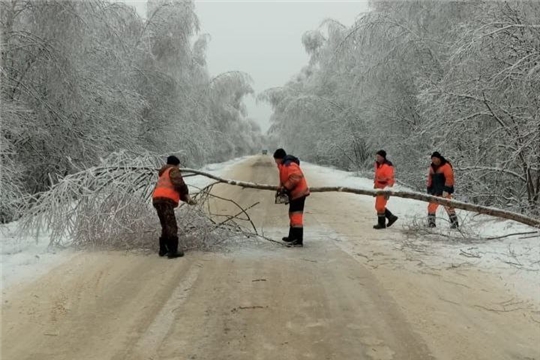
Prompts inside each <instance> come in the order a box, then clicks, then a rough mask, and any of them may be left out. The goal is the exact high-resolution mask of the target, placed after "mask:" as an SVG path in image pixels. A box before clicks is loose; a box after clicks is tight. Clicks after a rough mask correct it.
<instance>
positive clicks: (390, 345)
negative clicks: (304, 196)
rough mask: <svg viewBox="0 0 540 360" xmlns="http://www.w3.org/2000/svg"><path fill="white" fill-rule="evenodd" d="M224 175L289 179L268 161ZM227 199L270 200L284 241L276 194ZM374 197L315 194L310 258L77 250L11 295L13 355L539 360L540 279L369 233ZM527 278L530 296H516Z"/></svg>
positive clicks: (259, 247) (297, 252) (265, 251)
mask: <svg viewBox="0 0 540 360" xmlns="http://www.w3.org/2000/svg"><path fill="white" fill-rule="evenodd" d="M317 169H320V168H318V167H313V166H306V167H305V172H306V175H307V177H308V181H309V184H310V185H311V186H321V185H331V180H332V179H331V178H330V176H326V175H327V174H324V173H323V172H322V171H317ZM225 175H226V176H227V177H230V178H235V179H239V180H249V181H255V182H261V183H274V182H275V181H276V180H277V170H276V169H275V165H274V164H273V161H272V159H271V158H270V157H253V158H248V159H246V160H244V161H242V162H241V163H239V164H238V165H236V166H234V167H232V168H231V169H230V170H229V171H228V172H227V173H226V174H225ZM215 192H216V193H219V194H220V195H223V196H226V197H228V198H233V199H235V200H236V201H238V202H239V203H241V204H242V205H245V206H248V205H251V204H253V203H254V202H257V201H260V202H261V203H260V204H259V206H257V207H255V208H254V209H252V210H251V211H250V214H251V217H252V219H253V220H254V222H255V224H256V225H257V226H258V227H259V228H260V229H264V233H265V235H267V236H271V237H273V238H280V237H281V236H282V235H283V234H285V232H286V229H287V208H286V207H285V206H283V205H275V204H274V203H273V193H272V192H269V191H266V192H264V191H257V190H242V189H240V188H233V187H229V186H226V185H220V186H217V187H216V188H215ZM372 201H373V200H372V199H369V198H360V197H357V196H354V195H350V194H314V195H312V196H310V197H309V199H308V201H307V206H306V235H305V244H306V246H305V247H304V248H303V249H287V248H283V247H279V246H277V245H274V244H272V243H266V242H261V243H255V242H252V241H246V245H245V246H244V247H243V248H242V249H241V250H238V249H237V250H234V251H231V252H229V253H226V254H217V253H198V252H194V253H187V254H186V257H185V258H182V259H175V260H168V259H162V258H158V257H157V255H154V256H145V255H134V254H127V253H115V252H106V253H105V252H97V253H78V254H75V255H70V257H69V258H68V259H67V260H66V261H65V262H64V263H62V264H61V265H59V266H58V267H56V268H53V269H52V270H50V271H49V272H47V273H46V274H45V275H43V276H42V277H40V278H38V279H36V280H34V281H32V282H24V283H19V284H15V285H13V286H10V287H9V288H8V289H7V290H5V291H4V294H3V295H4V296H3V299H2V359H20V360H24V359H40V360H42V359H43V360H45V359H66V360H67V359H69V360H71V359H100V360H101V359H130V360H131V359H197V360H203V359H208V360H216V359H246V360H252V359H272V360H274V359H291V360H296V359H367V360H389V359H411V360H421V359H448V360H450V359H452V360H458V359H463V360H471V359H486V360H488V359H489V360H498V359H500V360H503V359H521V360H525V359H540V345H539V344H540V341H539V340H540V312H539V310H540V306H539V297H538V296H535V295H537V293H538V287H537V286H538V272H537V271H536V272H535V271H529V270H531V269H529V270H527V271H528V272H526V273H525V272H523V271H522V270H519V269H514V270H515V271H514V276H513V277H511V276H507V274H508V271H507V272H502V270H500V269H499V270H500V271H499V272H497V271H491V270H490V269H487V268H486V267H482V266H481V265H485V264H481V263H476V261H477V260H478V259H480V258H469V257H466V256H465V257H464V256H461V257H459V256H456V257H451V256H448V257H447V258H445V259H439V260H440V261H439V260H435V259H436V258H437V257H439V258H440V254H439V253H438V251H439V250H441V246H438V244H435V243H434V244H433V246H432V247H430V246H426V244H425V243H422V242H418V241H416V240H415V239H414V238H410V237H407V236H406V234H405V230H406V229H403V228H402V227H401V226H398V225H399V223H397V224H396V226H395V227H394V228H392V229H387V230H385V231H376V230H373V229H372V225H373V221H374V219H375V216H374V209H373V204H372ZM393 204H394V206H395V209H396V210H398V209H399V206H398V204H399V202H398V201H397V199H391V200H390V203H389V207H390V208H392V205H393ZM221 206H222V209H221V210H223V211H225V210H227V211H228V212H229V213H230V212H231V209H229V208H227V207H228V206H229V205H225V204H222V205H221ZM395 212H396V213H397V214H398V215H401V216H402V217H403V219H402V220H403V223H405V222H406V218H407V217H406V216H403V215H406V214H400V213H399V212H398V211H395ZM441 225H442V224H441ZM442 226H444V225H442ZM536 244H538V243H536ZM420 245H421V246H420ZM469 247H470V246H464V245H463V246H462V248H464V249H467V248H469ZM532 251H533V252H534V251H536V252H537V251H538V247H536V248H535V249H533V250H532ZM532 266H534V264H531V265H530V267H532ZM532 270H534V268H532ZM530 273H532V274H533V275H532V276H533V277H530V276H531V275H530ZM515 274H518V275H515ZM521 274H523V276H521ZM527 276H529V278H527ZM521 278H524V279H530V280H527V282H528V284H529V287H528V288H527V286H524V285H523V284H521V285H519V286H516V285H515V284H516V283H517V281H518V279H521Z"/></svg>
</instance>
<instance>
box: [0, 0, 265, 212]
mask: <svg viewBox="0 0 540 360" xmlns="http://www.w3.org/2000/svg"><path fill="white" fill-rule="evenodd" d="M0 14H1V15H0V20H1V32H2V33H1V43H0V46H1V56H2V59H1V61H2V64H1V73H0V76H1V79H0V80H1V92H0V100H1V102H2V105H1V114H0V115H1V127H0V129H1V131H0V133H1V135H0V136H1V137H0V141H1V144H0V157H1V167H2V169H1V170H2V171H1V175H0V176H1V179H0V180H1V182H0V183H1V191H0V193H1V195H0V216H1V217H2V218H3V219H4V221H5V220H6V219H9V218H10V217H11V216H13V212H14V211H15V204H16V202H17V201H18V200H20V199H21V198H22V197H23V196H24V195H29V194H30V195H31V194H35V193H37V192H40V191H43V190H46V189H48V188H49V187H50V186H51V185H52V184H54V183H55V182H56V181H57V179H58V178H60V177H63V176H66V175H68V174H70V173H73V172H75V171H77V170H78V169H81V168H86V167H89V166H93V165H96V164H98V163H99V162H100V159H101V158H104V157H106V156H108V155H109V154H111V153H112V152H115V151H118V150H122V151H128V152H131V153H133V154H134V156H135V155H137V154H141V153H144V152H151V153H159V154H168V153H174V154H176V155H177V156H179V157H180V158H181V159H182V161H183V162H184V164H186V165H190V166H194V165H201V164H203V163H208V162H218V161H224V160H227V159H230V158H232V157H236V156H241V155H245V154H248V153H251V152H253V151H254V150H255V149H258V148H259V146H260V143H261V142H262V135H261V132H260V128H259V126H258V125H257V124H256V122H255V121H253V120H252V119H249V118H248V117H247V114H246V109H245V106H244V104H243V98H244V97H245V96H247V95H249V94H252V93H253V89H252V87H251V79H250V77H249V76H248V75H247V74H245V73H242V72H236V71H232V72H228V73H224V74H220V75H218V76H215V77H211V76H210V75H209V73H208V69H207V65H206V56H205V53H206V47H207V45H208V42H209V40H210V37H209V35H207V34H199V20H198V18H197V16H196V14H195V9H194V2H193V1H186V0H149V1H148V3H147V15H146V19H143V18H141V17H140V16H139V15H138V14H137V12H136V11H135V9H134V8H133V7H130V6H128V5H126V4H124V3H114V2H110V1H107V0H85V1H64V0H2V1H0Z"/></svg>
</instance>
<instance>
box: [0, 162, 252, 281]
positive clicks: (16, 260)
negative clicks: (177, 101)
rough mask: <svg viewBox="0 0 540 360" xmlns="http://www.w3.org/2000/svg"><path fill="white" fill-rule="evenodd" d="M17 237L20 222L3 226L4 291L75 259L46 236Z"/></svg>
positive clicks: (214, 169) (216, 167)
mask: <svg viewBox="0 0 540 360" xmlns="http://www.w3.org/2000/svg"><path fill="white" fill-rule="evenodd" d="M245 159H246V157H243V158H237V159H233V160H230V161H227V162H224V163H219V164H210V165H206V166H204V167H203V168H201V169H200V170H201V171H205V172H209V173H212V174H214V175H217V176H220V175H222V174H224V173H226V172H227V171H228V170H229V169H230V168H231V167H232V166H233V165H236V164H238V163H239V162H241V161H243V160H245ZM212 181H213V180H211V179H208V178H205V177H202V176H193V177H189V178H186V183H187V184H188V186H190V191H191V192H193V193H194V192H197V188H202V187H204V186H206V185H208V184H209V183H211V182H212ZM17 233H18V224H17V222H13V223H10V224H6V225H0V244H1V245H2V247H1V252H0V262H1V267H0V273H1V279H2V280H1V283H0V288H1V289H2V291H4V290H5V289H7V288H8V287H10V286H11V285H14V284H17V283H21V282H27V281H31V280H33V279H36V278H38V277H39V276H40V275H42V274H44V273H46V272H47V271H49V270H50V269H52V268H53V267H55V266H58V265H60V264H62V263H64V262H65V261H68V260H69V259H71V258H72V257H73V256H74V255H76V252H75V251H73V250H70V249H59V248H51V247H49V236H48V234H47V233H43V234H40V236H39V237H38V238H35V237H24V238H20V237H19V236H17Z"/></svg>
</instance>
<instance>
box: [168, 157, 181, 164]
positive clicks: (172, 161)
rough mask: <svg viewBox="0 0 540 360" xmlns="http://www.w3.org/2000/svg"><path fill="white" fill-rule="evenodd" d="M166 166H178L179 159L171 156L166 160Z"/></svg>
mask: <svg viewBox="0 0 540 360" xmlns="http://www.w3.org/2000/svg"><path fill="white" fill-rule="evenodd" d="M167 164H168V165H175V166H176V165H180V159H178V158H177V157H176V156H174V155H171V156H169V157H168V158H167Z"/></svg>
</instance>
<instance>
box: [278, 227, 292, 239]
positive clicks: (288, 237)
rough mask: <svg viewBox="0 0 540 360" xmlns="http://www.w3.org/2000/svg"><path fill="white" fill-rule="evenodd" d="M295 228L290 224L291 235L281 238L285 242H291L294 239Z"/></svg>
mask: <svg viewBox="0 0 540 360" xmlns="http://www.w3.org/2000/svg"><path fill="white" fill-rule="evenodd" d="M293 234H294V230H293V227H292V226H289V236H285V237H284V238H282V239H281V240H283V241H285V242H291V241H294V236H293Z"/></svg>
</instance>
